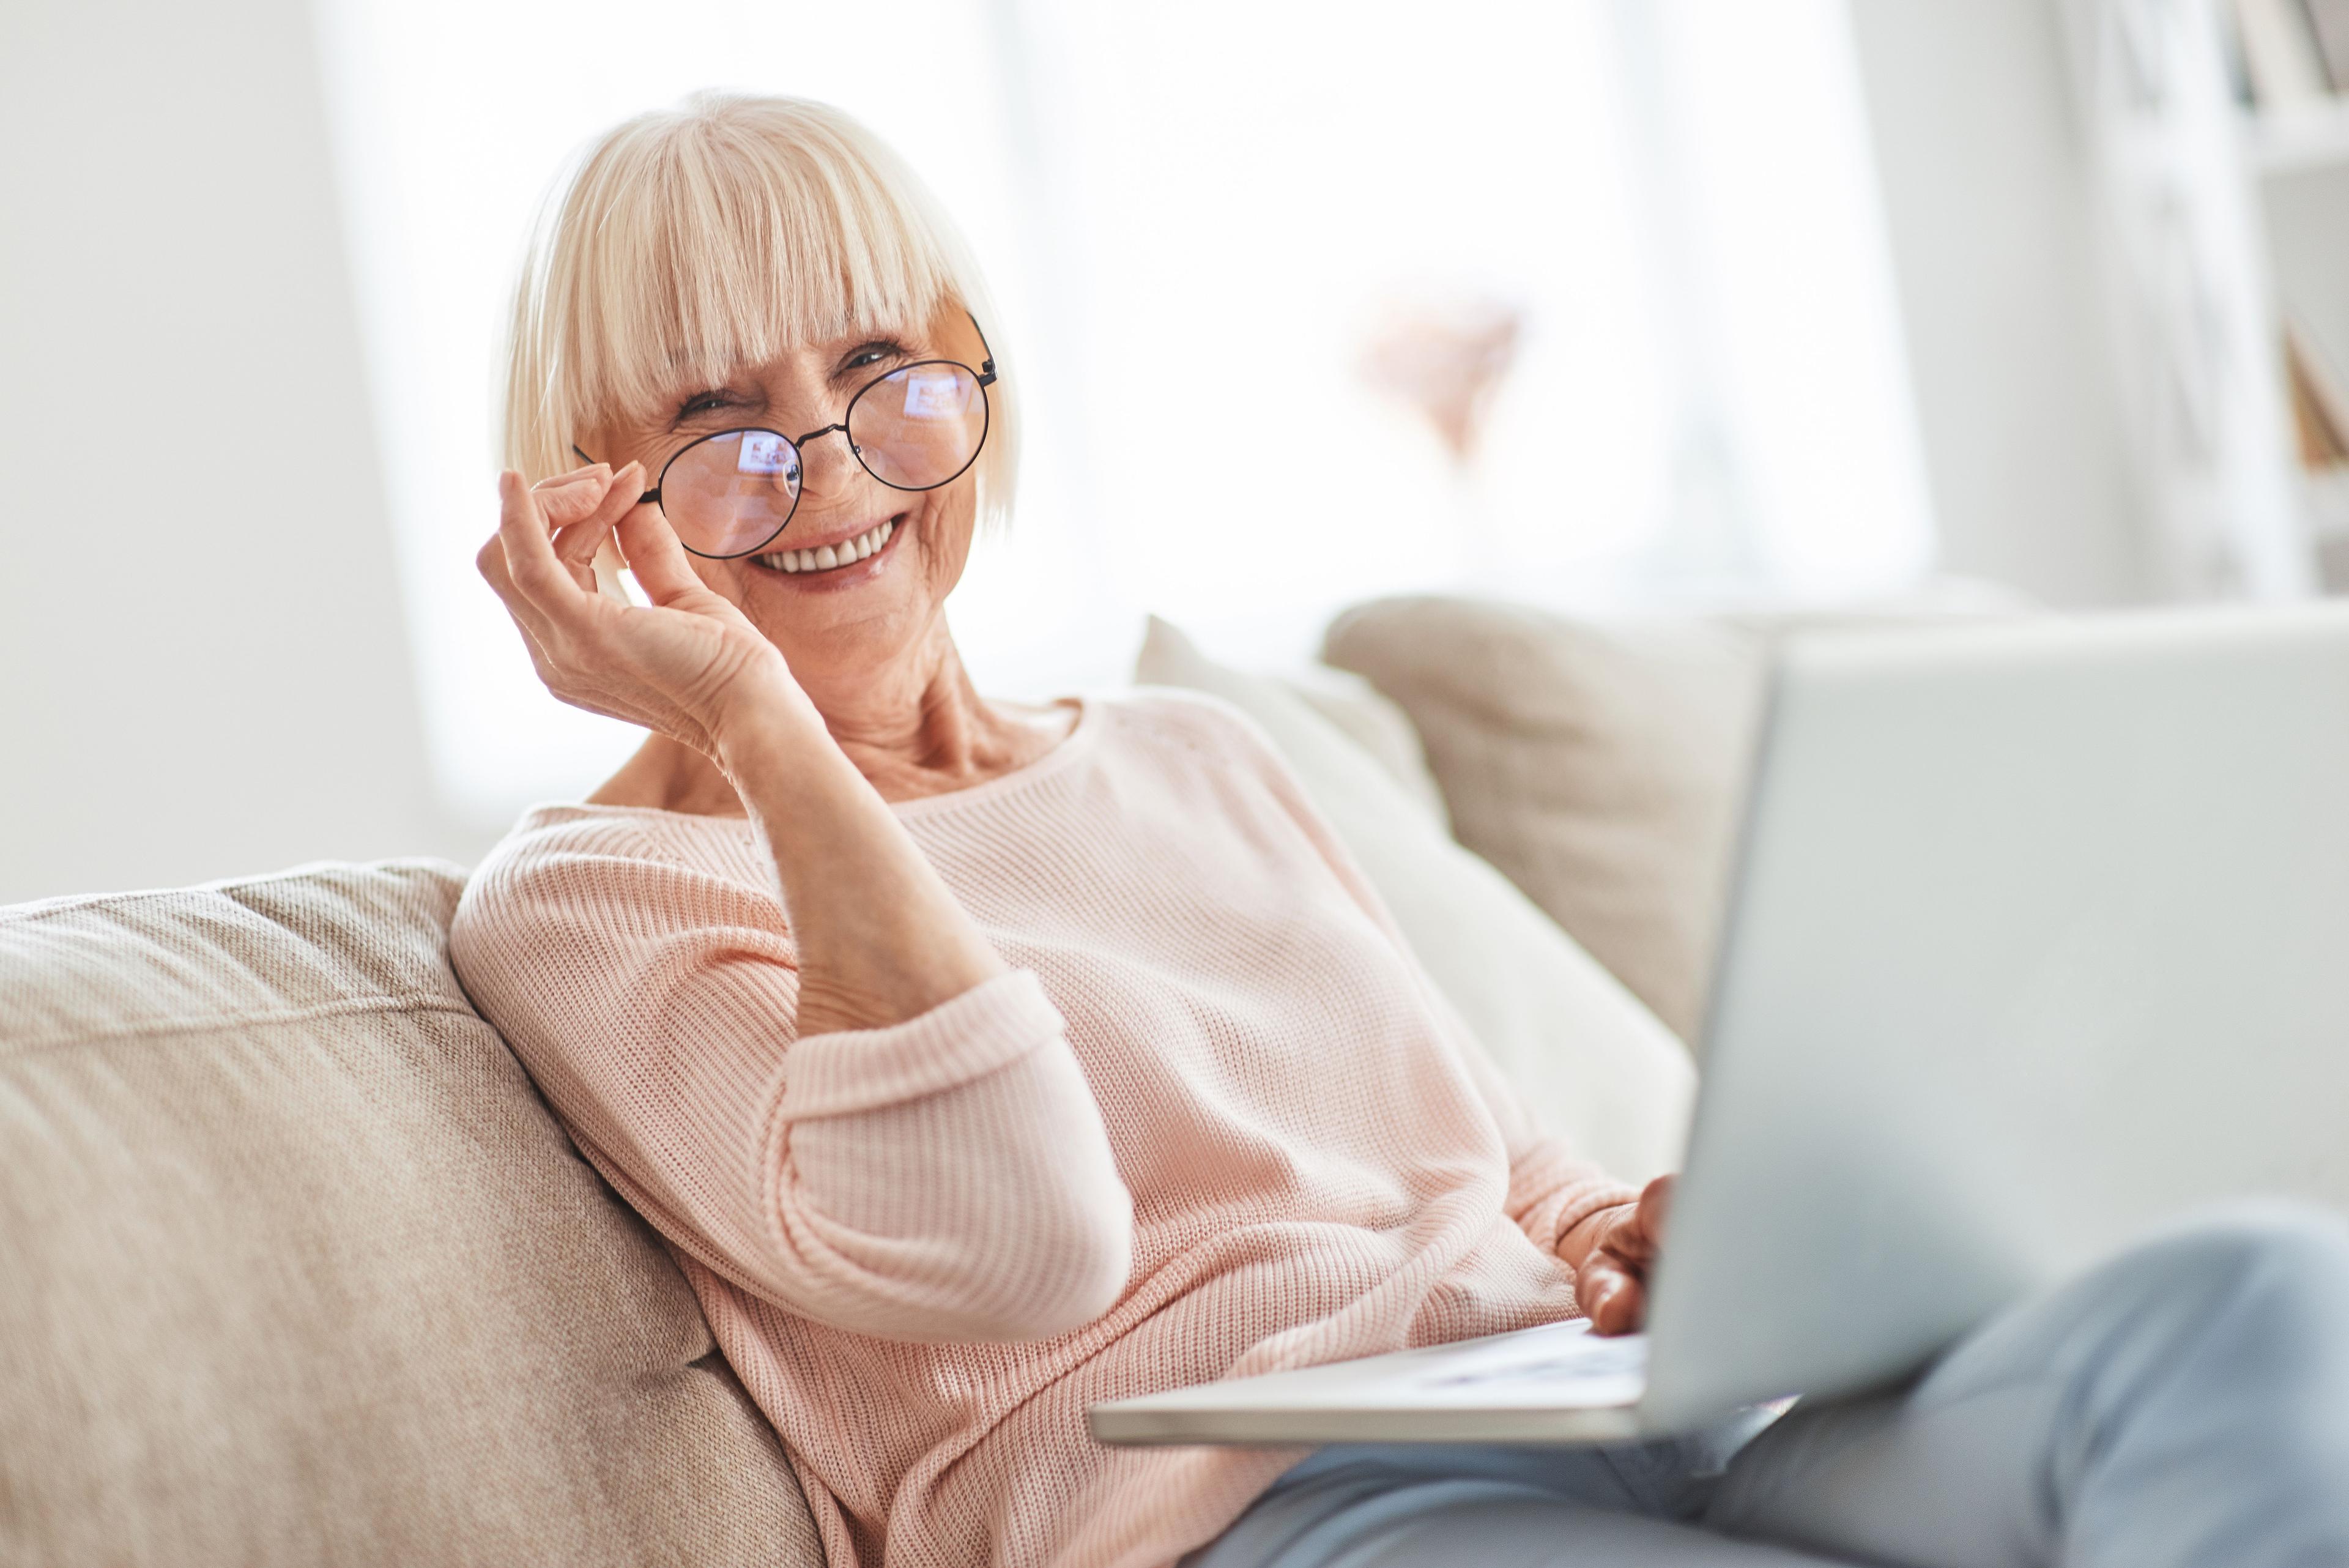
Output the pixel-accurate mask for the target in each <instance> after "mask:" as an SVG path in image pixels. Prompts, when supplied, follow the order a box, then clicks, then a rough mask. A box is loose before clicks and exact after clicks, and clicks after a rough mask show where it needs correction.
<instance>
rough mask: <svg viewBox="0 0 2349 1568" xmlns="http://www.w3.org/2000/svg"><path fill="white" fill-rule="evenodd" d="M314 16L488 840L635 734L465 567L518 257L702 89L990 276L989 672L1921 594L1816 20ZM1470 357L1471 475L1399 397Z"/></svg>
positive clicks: (980, 652)
mask: <svg viewBox="0 0 2349 1568" xmlns="http://www.w3.org/2000/svg"><path fill="white" fill-rule="evenodd" d="M320 5H321V15H322V24H323V26H322V33H323V36H324V38H325V43H326V63H327V72H328V83H329V87H330V97H331V99H332V101H333V104H334V106H335V114H336V126H337V132H338V140H339V143H340V151H341V154H342V158H343V163H344V168H345V170H346V173H347V179H346V182H345V184H346V190H347V206H348V213H349V226H350V231H351V234H352V235H353V249H354V254H355V265H356V268H357V275H358V281H359V286H360V289H361V294H362V304H363V312H362V315H363V320H364V322H365V325H366V328H367V337H368V345H369V351H370V360H371V366H372V370H373V374H374V377H375V386H376V393H377V404H378V422H379V427H380V431H381V436H382V445H383V450H384V452H385V454H386V462H385V468H386V473H387V483H388V484H389V486H390V489H391V497H390V500H391V506H392V511H393V514H394V516H395V518H396V519H397V521H398V527H399V529H400V562H401V568H402V571H403V574H404V582H405V587H406V590H407V597H408V601H409V607H410V616H411V624H412V626H413V628H414V633H415V639H416V647H417V659H418V665H419V674H420V680H421V686H422V690H423V691H424V694H425V702H426V707H427V714H428V722H429V727H430V735H431V740H432V744H433V747H434V754H435V760H436V767H437V772H438V775H439V777H440V779H441V780H442V782H443V784H444V787H445V789H446V791H447V793H448V794H449V795H450V798H451V801H452V802H453V803H454V804H455V805H458V806H459V807H460V809H462V810H464V811H465V812H467V813H468V815H473V816H476V817H478V818H480V819H481V820H482V821H484V822H486V823H494V822H498V821H502V820H503V819H505V818H506V817H508V816H510V815H511V814H512V811H513V809H514V808H515V807H516V806H517V805H520V804H521V803H523V802H524V801H528V800H531V799H539V798H546V797H550V796H561V795H568V794H576V793H578V792H579V791H580V790H582V789H584V788H585V787H588V786H589V785H590V784H592V783H593V782H594V780H595V778H596V777H597V776H599V774H600V773H601V772H603V771H605V770H607V769H608V768H609V767H610V766H611V765H612V764H613V763H615V762H616V760H617V758H618V756H619V755H620V754H622V753H624V752H625V751H626V748H627V747H628V746H629V745H631V744H632V743H633V742H634V739H635V737H634V734H633V732H629V731H626V729H625V728H624V727H622V726H619V725H616V724H612V723H609V722H603V721H599V720H595V719H593V718H591V717H589V716H587V715H585V714H580V713H576V712H574V711H571V710H568V709H565V708H563V707H561V706H560V705H558V704H556V703H554V702H553V701H551V700H550V699H548V698H547V697H546V695H545V694H544V692H543V691H542V690H541V689H540V688H539V686H538V684H537V682H536V680H535V678H534V677H533V675H532V673H531V670H530V666H529V663H528V661H527V660H526V659H524V658H523V656H522V653H521V650H520V649H519V647H518V645H517V638H516V634H515V633H514V631H513V630H512V628H511V627H510V626H509V625H508V623H507V622H506V620H505V618H504V615H503V612H502V610H501V609H500V608H499V607H498V606H497V604H496V602H495V601H494V599H493V598H492V597H491V596H490V594H489V593H488V591H487V589H486V588H485V587H482V585H481V583H480V581H479V579H478V578H477V577H476V576H474V573H473V570H472V566H471V557H472V554H473V551H474V550H475V549H476V548H477V547H478V545H480V543H481V540H482V539H483V538H485V537H486V536H487V535H488V533H489V532H490V530H491V528H492V525H493V524H494V504H493V502H492V494H491V485H490V475H491V473H492V471H493V462H492V452H491V448H490V411H489V410H490V389H491V387H492V384H493V377H494V374H495V371H494V366H493V363H492V361H493V356H494V348H495V344H496V342H497V337H498V333H499V330H500V326H501V320H502V314H503V311H504V308H505V302H506V291H507V289H508V287H509V286H510V284H511V278H512V270H513V268H514V265H515V264H516V262H517V260H518V257H519V254H520V251H521V245H522V236H523V231H524V226H525V223H526V221H527V219H528V216H529V214H530V213H531V211H532V210H533V206H534V205H535V203H536V202H537V200H538V198H539V196H540V194H541V192H543V190H544V189H545V188H546V186H547V184H548V182H550V180H551V179H552V178H553V176H554V172H555V171H556V170H557V169H558V168H559V167H560V166H561V165H562V164H563V163H564V161H565V160H566V158H567V157H568V156H569V155H570V154H571V153H572V152H573V151H574V150H575V149H576V148H577V146H578V145H579V144H580V143H581V142H582V141H583V140H585V139H586V138H588V137H590V136H592V135H593V134H594V133H595V132H596V131H598V130H601V129H603V128H604V127H605V126H607V125H609V124H611V123H612V122H614V121H616V120H617V119H621V118H623V117H624V116H626V115H627V114H629V113H632V112H634V111H636V110H637V109H642V108H645V107H647V106H650V105H657V104H662V103H667V102H669V101H673V100H674V99H677V98H678V97H680V96H682V95H683V94H685V93H686V92H688V91H690V90H692V89H694V88H701V87H708V86H721V87H737V88H753V89H761V90H773V91H782V92H792V93H802V94H806V95H810V96H813V97H819V98H823V99H830V100H832V101H833V102H836V103H839V104H841V105H842V106H843V107H844V108H846V109H849V110H850V111H851V112H853V113H854V114H856V115H858V116H860V117H861V118H863V119H865V120H866V121H867V122H868V123H870V124H871V125H872V126H874V129H875V130H878V131H879V132H880V133H881V134H882V135H883V136H885V137H886V138H887V139H889V140H891V141H892V142H894V143H895V144H896V145H897V147H898V148H899V149H900V150H901V151H903V152H904V153H905V155H906V156H907V157H908V159H909V160H910V161H912V162H913V163H914V165H915V166H916V168H917V169H919V170H920V171H922V172H923V173H924V175H925V176H926V178H927V179H928V180H929V181H930V182H931V183H932V184H933V186H934V187H935V188H936V190H937V192H938V193H939V194H940V196H941V197H942V198H943V199H944V201H945V202H946V204H947V206H948V208H949V209H950V210H952V211H953V212H954V213H955V214H956V216H957V218H958V219H959V220H960V222H961V223H962V224H963V225H964V227H965V230H966V231H967V233H968V235H969V237H970V239H971V242H972V244H973V245H974V246H975V247H976V249H977V250H978V254H979V257H980V260H981V262H982V264H983V265H985V266H986V267H987V269H988V274H989V276H990V280H991V282H992V283H993V285H994V287H995V290H996V292H997V294H998V296H999V301H998V303H999V309H1000V310H1001V312H1002V315H1003V320H1002V321H1001V322H1000V323H996V322H990V323H988V331H989V335H990V337H994V338H995V339H996V340H997V341H998V342H999V343H1001V344H1003V345H1005V346H1006V347H1007V348H1008V349H1009V353H1008V354H1007V356H1006V358H1007V360H1008V361H1009V364H1010V366H1011V369H1012V370H1013V373H1015V374H1018V375H1019V376H1020V377H1021V378H1022V380H1023V389H1024V391H1025V393H1026V397H1027V409H1028V438H1029V439H1028V450H1027V453H1026V459H1025V465H1024V472H1023V474H1022V478H1021V487H1022V489H1021V504H1020V511H1019V519H1018V521H1017V524H1016V525H1015V527H1014V529H1013V530H1012V532H1011V535H1009V537H1008V538H1006V539H1003V540H997V541H989V542H986V543H983V544H982V546H981V548H980V551H979V552H978V555H977V556H976V557H975V559H974V562H973V566H972V570H971V574H970V576H969V577H968V579H967V580H966V583H965V585H964V587H963V588H962V590H961V591H960V592H959V593H958V594H957V598H956V600H955V621H956V626H957V635H958V637H959V638H960V639H961V641H962V643H963V646H964V649H965V652H966V654H967V655H968V658H969V659H970V661H971V663H972V665H973V667H974V669H975V670H976V671H977V673H978V677H979V680H980V682H981V684H982V686H986V687H988V688H989V689H996V690H1005V691H1022V692H1041V691H1057V690H1068V689H1072V688H1078V687H1084V686H1092V685H1100V684H1104V683H1111V682H1114V681H1116V680H1120V679H1121V678H1122V677H1123V670H1124V664H1125V661H1126V660H1127V659H1130V657H1131V652H1132V649H1133V644H1134V642H1135V640H1136V639H1137V637H1138V635H1139V618H1140V616H1141V614H1142V612H1143V611H1144V610H1155V611H1157V612H1158V613H1160V614H1164V615H1166V616H1168V617H1170V618H1174V619H1176V620H1179V621H1182V622H1184V623H1185V624H1186V625H1188V626H1190V627H1191V628H1193V629H1195V631H1197V632H1199V633H1200V634H1201V635H1202V636H1203V638H1204V639H1206V641H1207V642H1208V644H1209V646H1210V647H1214V648H1218V649H1221V650H1223V651H1225V652H1226V653H1228V654H1231V655H1232V656H1234V657H1237V658H1241V659H1262V660H1279V659H1294V658H1298V657H1302V656H1303V655H1305V654H1307V653H1308V652H1309V650H1310V648H1311V646H1312V642H1313V638H1314V636H1315V633H1316V632H1317V631H1318V628H1319V626H1320V625H1321V624H1322V622H1323V621H1325V620H1326V619H1327V618H1328V616H1329V614H1330V612H1332V611H1334V610H1335V609H1337V608H1338V607H1341V606H1342V605H1344V604H1345V603H1348V602H1350V601H1351V600H1354V599H1357V598H1361V597H1366V596H1369V595H1372V594H1379V593H1388V592H1398V591H1429V590H1442V589H1484V590H1489V591H1498V592H1506V593H1509V594H1512V595H1515V596H1516V597H1531V598H1535V599H1537V600H1542V601H1547V602H1556V603H1568V602H1572V603H1583V604H1592V603H1598V604H1635V603H1651V602H1656V601H1659V600H1670V599H1675V598H1682V599H1684V598H1688V597H1707V596H1711V597H1719V596H1723V595H1732V596H1736V597H1764V596H1787V595H1792V596H1796V597H1817V596H1822V595H1835V594H1847V593H1853V592H1867V591H1875V590H1881V589H1886V588H1891V587H1899V586H1900V585H1902V584H1905V583H1907V582H1909V581H1911V580H1913V579H1914V578H1915V577H1916V576H1918V575H1919V574H1920V573H1921V572H1922V571H1923V570H1924V569H1925V568H1926V566H1927V565H1928V562H1929V558H1930V522H1929V518H1928V514H1927V511H1926V503H1925V500H1924V491H1923V483H1922V475H1921V471H1920V458H1919V456H1918V445H1917V440H1916V436H1915V431H1914V428H1913V420H1912V417H1911V415H1910V412H1909V408H1910V403H1909V395H1908V390H1907V379H1906V372H1905V369H1903V366H1902V364H1901V358H1900V351H1899V328H1898V318H1897V312H1896V309H1895V306H1894V301H1893V296H1892V292H1891V286H1890V282H1889V266H1888V264H1887V261H1886V258H1885V254H1884V240H1883V225H1882V223H1881V221H1880V218H1879V216H1878V211H1877V201H1876V194H1875V183H1874V181H1875V176H1874V172H1873V169H1872V165H1871V163H1870V161H1869V158H1868V148H1867V141H1866V136H1865V127H1864V123H1863V119H1862V117H1861V109H1860V100H1859V95H1858V89H1857V79H1856V72H1855V68H1854V65H1853V61H1852V58H1851V45H1850V40H1849V37H1848V27H1847V19H1846V16H1845V13H1844V9H1843V0H1767V3H1761V0H1548V3H1546V4H1544V3H1523V0H1458V3H1456V4H1454V5H1450V6H1448V7H1445V8H1444V10H1443V12H1442V13H1441V16H1440V20H1439V19H1438V17H1437V16H1436V14H1434V13H1431V12H1429V11H1428V10H1427V9H1426V8H1425V7H1424V6H1423V5H1412V6H1404V5H1385V4H1361V3H1358V4H1356V5H1350V6H1347V7H1345V8H1343V9H1342V10H1339V11H1332V9H1331V8H1330V7H1329V6H1326V5H1318V4H1309V3H1306V0H1248V3H1240V0H1198V3H1195V4H1193V5H1185V6H1182V7H1170V6H1129V5H1097V4H1088V3H1086V0H993V3H991V4H990V3H986V0H965V3H962V4H951V3H947V0H900V3H899V4H897V5H894V6H893V7H892V8H891V10H890V12H889V23H888V26H887V27H886V29H885V32H881V31H876V29H875V28H874V26H873V24H872V23H871V21H870V19H869V18H870V16H871V13H869V12H866V11H864V10H862V9H860V8H856V7H848V6H840V5H821V6H819V5H806V4H800V3H796V0H793V3H781V4H779V3H774V0H762V3H761V4H759V5H747V4H739V3H729V0H671V3H669V4H667V5H662V6H660V7H658V8H657V9H655V8H649V7H646V6H643V5H621V4H617V3H616V0H564V4H560V5H558V4H554V3H553V0H465V3H464V4H458V3H457V0H320ZM1333 17H1338V18H1342V20H1341V21H1339V22H1335V23H1333V21H1332V18H1333ZM1414 323H1416V324H1418V325H1417V326H1416V327H1414V326H1413V324H1414ZM1430 324H1433V326H1431V325H1430ZM1431 334H1432V335H1431ZM1447 334H1448V336H1447ZM1479 334H1484V335H1485V337H1490V338H1491V340H1492V341H1493V343H1494V344H1495V349H1494V356H1493V358H1491V359H1490V360H1489V361H1486V360H1481V359H1480V360H1479V361H1478V362H1479V363H1486V364H1487V366H1488V369H1489V367H1490V365H1491V364H1497V363H1499V362H1500V361H1502V360H1506V371H1505V373H1503V374H1501V375H1500V377H1499V379H1498V380H1497V381H1496V382H1495V383H1494V384H1493V389H1492V390H1491V392H1490V395H1489V397H1488V399H1487V400H1486V401H1485V404H1484V405H1482V407H1483V410H1484V411H1483V414H1482V417H1481V418H1480V419H1479V420H1477V421H1475V431H1476V435H1477V439H1476V440H1475V442H1474V445H1473V449H1472V451H1471V452H1470V454H1469V458H1468V460H1467V461H1462V460H1461V459H1460V458H1459V457H1457V456H1456V455H1455V454H1454V450H1453V448H1452V447H1451V446H1450V445H1448V444H1447V441H1446V440H1445V438H1444V434H1443V433H1442V432H1443V426H1442V424H1441V422H1440V421H1436V420H1432V419H1431V418H1429V417H1427V416H1426V415H1425V414H1423V412H1422V411H1420V408H1421V405H1420V404H1418V403H1414V402H1413V400H1411V399H1409V398H1408V397H1405V396H1402V395H1400V394H1399V393H1398V392H1397V390H1396V389H1395V388H1396V381H1397V377H1398V375H1399V374H1402V375H1409V374H1415V373H1416V372H1413V371H1412V370H1411V367H1414V366H1419V367H1422V368H1423V360H1424V356H1423V355H1418V356H1417V357H1414V356H1415V353H1416V351H1415V350H1413V348H1412V346H1413V344H1417V345H1419V346H1420V348H1426V347H1427V345H1428V344H1430V343H1433V344H1437V345H1438V346H1441V345H1442V344H1444V343H1446V342H1453V341H1455V340H1458V341H1470V340H1473V341H1477V342H1482V341H1485V337H1480V336H1479ZM1381 345H1383V347H1381ZM1398 345H1400V346H1401V347H1400V348H1398ZM1398 365H1401V366H1403V367H1404V370H1403V371H1401V372H1398V371H1397V370H1396V369H1395V367H1396V366H1398ZM1422 380H1424V377H1422ZM1455 433H1456V432H1455Z"/></svg>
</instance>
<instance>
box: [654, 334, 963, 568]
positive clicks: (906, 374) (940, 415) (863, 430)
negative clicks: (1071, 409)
mask: <svg viewBox="0 0 2349 1568" xmlns="http://www.w3.org/2000/svg"><path fill="white" fill-rule="evenodd" d="M844 422H845V423H846V425H847V427H848V440H849V444H850V446H851V447H852V448H853V449H854V452H855V454H856V458H857V461H858V462H862V463H863V464H864V467H865V470H866V471H867V472H870V473H871V474H872V475H873V477H874V478H875V479H877V480H879V481H880V482H881V483H884V484H886V485H888V486H890V487H891V488H892V489H895V490H935V489H936V488H937V487H938V486H939V485H941V484H945V483H948V482H949V481H951V480H953V479H955V478H957V477H958V476H959V475H960V474H961V473H962V472H963V471H964V470H965V469H967V468H968V467H969V466H970V465H971V462H973V461H974V460H975V459H976V458H977V457H978V449H979V447H980V446H981V445H982V444H983V443H984V442H985V441H986V440H987V424H988V408H987V395H986V392H985V390H984V389H982V388H981V387H980V385H979V381H978V377H977V376H976V375H974V374H973V373H972V372H971V371H970V370H968V369H966V368H964V367H963V366H960V365H957V364H952V363H948V362H947V361H944V360H932V361H928V362H926V363H923V364H919V365H908V366H906V367H905V369H901V370H894V371H892V372H890V373H889V374H888V375H886V376H884V377H882V378H881V379H879V380H877V381H874V383H873V384H872V385H870V386H868V387H866V388H865V389H864V390H863V391H861V392H859V393H858V394H857V395H856V398H855V400H854V401H853V402H851V403H850V404H849V405H848V417H847V419H846V421H844ZM802 476H803V465H802V459H801V456H800V450H799V448H798V447H796V446H795V445H793V444H792V441H791V439H790V438H789V437H787V436H784V435H781V434H780V433H778V432H777V431H724V432H722V433H720V434H718V435H714V436H710V437H709V438H707V439H706V440H703V441H696V442H695V443H694V444H693V445H691V446H688V447H687V448H686V449H685V450H684V451H682V452H678V454H677V456H676V457H674V458H672V459H671V460H670V461H669V464H668V466H667V468H666V469H665V470H663V471H662V473H661V478H660V498H661V499H660V504H661V511H662V512H663V513H664V514H666V515H667V518H668V521H669V526H671V527H672V528H674V529H676V530H677V535H678V540H679V541H680V542H682V543H683V544H684V545H685V546H686V548H688V550H692V551H694V552H695V553H697V554H698V555H703V556H741V555H747V554H749V553H750V552H751V551H753V550H756V549H758V548H759V547H760V546H761V545H764V544H766V543H767V542H768V541H769V540H770V539H772V538H773V537H774V536H775V535H778V534H780V533H781V532H782V530H783V526H784V524H787V523H789V522H790V521H791V518H792V512H793V511H794V510H795V509H796V508H797V507H798V505H799V497H800V487H801V483H802Z"/></svg>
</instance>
